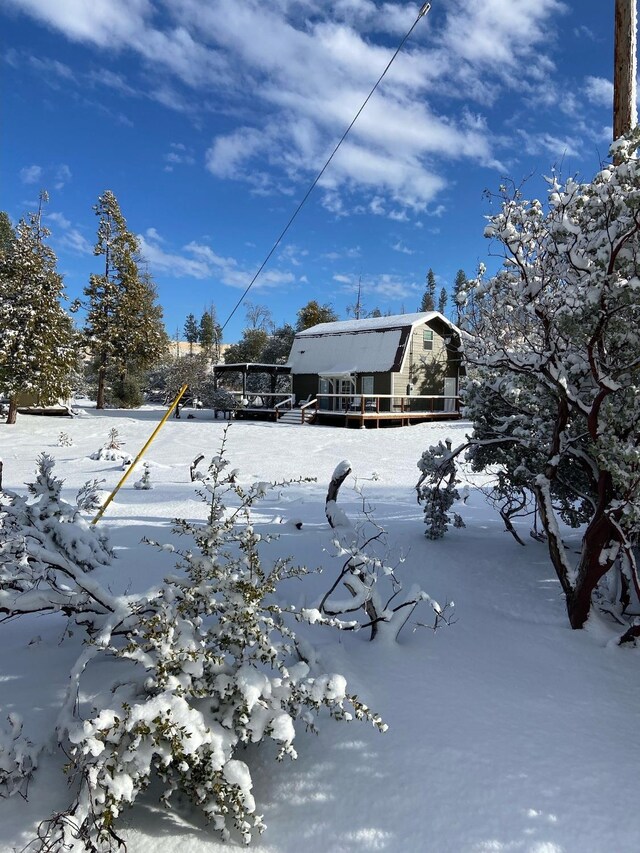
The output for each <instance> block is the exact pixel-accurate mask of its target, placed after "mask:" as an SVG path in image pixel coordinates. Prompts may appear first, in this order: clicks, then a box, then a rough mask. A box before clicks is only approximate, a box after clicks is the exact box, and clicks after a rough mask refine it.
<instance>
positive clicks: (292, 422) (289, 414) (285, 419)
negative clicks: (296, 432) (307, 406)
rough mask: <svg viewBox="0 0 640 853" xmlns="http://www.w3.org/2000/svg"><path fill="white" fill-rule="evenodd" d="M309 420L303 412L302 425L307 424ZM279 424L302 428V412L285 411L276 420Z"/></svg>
mask: <svg viewBox="0 0 640 853" xmlns="http://www.w3.org/2000/svg"><path fill="white" fill-rule="evenodd" d="M309 420H310V418H309V415H307V413H306V412H305V420H304V423H305V424H307V423H308V422H309ZM278 423H279V424H289V426H302V412H301V411H300V409H287V410H285V411H284V412H282V414H281V415H280V417H279V418H278Z"/></svg>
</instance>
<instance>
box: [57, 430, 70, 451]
mask: <svg viewBox="0 0 640 853" xmlns="http://www.w3.org/2000/svg"><path fill="white" fill-rule="evenodd" d="M72 446H73V440H72V438H71V436H70V435H69V434H68V433H66V432H64V430H62V431H61V433H60V435H59V436H58V447H72Z"/></svg>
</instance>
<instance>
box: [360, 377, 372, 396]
mask: <svg viewBox="0 0 640 853" xmlns="http://www.w3.org/2000/svg"><path fill="white" fill-rule="evenodd" d="M362 393H363V394H373V376H363V377H362Z"/></svg>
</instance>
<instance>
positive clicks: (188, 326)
mask: <svg viewBox="0 0 640 853" xmlns="http://www.w3.org/2000/svg"><path fill="white" fill-rule="evenodd" d="M199 337H200V330H199V328H198V322H197V320H196V318H195V317H194V315H193V314H189V316H188V317H187V320H186V322H185V324H184V338H185V340H186V342H187V343H188V344H189V355H193V345H194V344H197V343H198V338H199Z"/></svg>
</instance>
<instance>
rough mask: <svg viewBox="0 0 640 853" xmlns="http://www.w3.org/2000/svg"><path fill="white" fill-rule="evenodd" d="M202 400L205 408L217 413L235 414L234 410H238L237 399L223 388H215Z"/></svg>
mask: <svg viewBox="0 0 640 853" xmlns="http://www.w3.org/2000/svg"><path fill="white" fill-rule="evenodd" d="M203 400H204V403H205V405H206V406H208V407H209V408H210V409H214V410H215V411H217V412H224V411H230V412H235V410H236V409H239V408H240V401H239V400H238V398H237V397H236V396H235V395H234V394H232V393H231V392H230V391H225V389H224V388H217V389H216V390H215V391H214V392H213V393H212V394H210V395H207V396H205V397H204V398H203Z"/></svg>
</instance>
